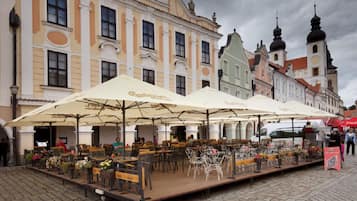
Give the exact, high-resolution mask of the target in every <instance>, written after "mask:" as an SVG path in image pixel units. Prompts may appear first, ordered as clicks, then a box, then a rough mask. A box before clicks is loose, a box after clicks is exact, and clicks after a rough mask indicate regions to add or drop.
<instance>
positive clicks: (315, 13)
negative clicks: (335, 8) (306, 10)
mask: <svg viewBox="0 0 357 201" xmlns="http://www.w3.org/2000/svg"><path fill="white" fill-rule="evenodd" d="M314 13H315V16H316V2H314Z"/></svg>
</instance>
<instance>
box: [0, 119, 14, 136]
mask: <svg viewBox="0 0 357 201" xmlns="http://www.w3.org/2000/svg"><path fill="white" fill-rule="evenodd" d="M5 123H6V122H5V121H4V120H2V119H0V140H1V138H6V139H7V140H9V139H10V138H11V134H12V129H11V128H9V127H4V125H5Z"/></svg>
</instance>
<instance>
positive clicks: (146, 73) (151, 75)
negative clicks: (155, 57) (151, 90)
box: [143, 69, 155, 84]
mask: <svg viewBox="0 0 357 201" xmlns="http://www.w3.org/2000/svg"><path fill="white" fill-rule="evenodd" d="M143 81H144V82H147V83H150V84H155V71H153V70H147V69H143Z"/></svg>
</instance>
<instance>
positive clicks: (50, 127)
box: [49, 122, 53, 148]
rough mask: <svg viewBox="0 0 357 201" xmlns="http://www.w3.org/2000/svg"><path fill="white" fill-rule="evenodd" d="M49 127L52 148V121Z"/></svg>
mask: <svg viewBox="0 0 357 201" xmlns="http://www.w3.org/2000/svg"><path fill="white" fill-rule="evenodd" d="M49 129H50V148H51V147H52V146H53V145H52V122H50V125H49Z"/></svg>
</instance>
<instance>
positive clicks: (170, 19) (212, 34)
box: [117, 0, 223, 40]
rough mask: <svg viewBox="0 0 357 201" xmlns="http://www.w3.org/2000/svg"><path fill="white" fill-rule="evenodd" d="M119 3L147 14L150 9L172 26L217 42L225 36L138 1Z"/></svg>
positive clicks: (120, 1) (123, 0) (122, 0)
mask: <svg viewBox="0 0 357 201" xmlns="http://www.w3.org/2000/svg"><path fill="white" fill-rule="evenodd" d="M117 2H119V3H120V4H121V5H124V6H127V7H130V8H132V9H137V10H139V11H141V12H143V13H146V12H148V9H151V10H152V15H153V16H155V17H156V18H159V19H164V20H167V22H169V23H171V24H175V25H177V26H185V27H186V28H189V29H191V30H194V31H197V32H200V33H201V34H203V33H204V34H207V35H208V36H210V37H212V38H215V39H217V40H218V39H220V38H221V37H222V36H223V35H222V34H220V33H218V32H215V31H212V30H209V29H207V28H205V27H202V26H200V25H198V24H195V23H192V22H189V21H187V20H185V19H182V18H180V17H178V16H174V15H171V14H170V13H168V12H165V11H161V10H158V9H156V8H152V7H148V6H147V5H145V4H143V3H140V2H137V1H132V0H117ZM195 17H199V16H195ZM200 18H203V17H200ZM178 21H179V22H178ZM211 23H213V22H211ZM217 28H218V27H217Z"/></svg>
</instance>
